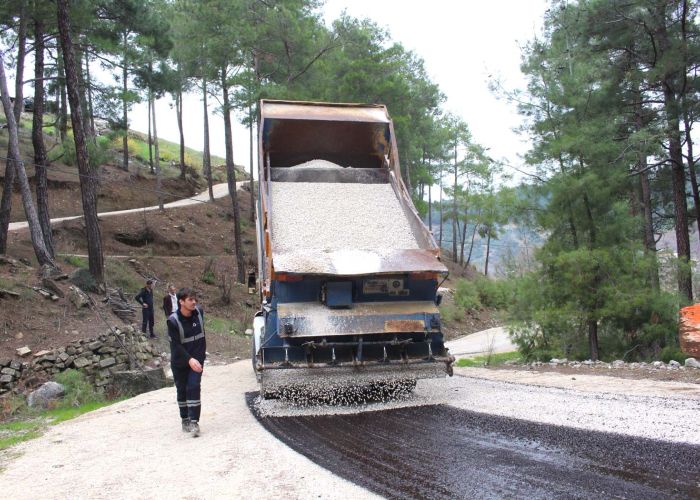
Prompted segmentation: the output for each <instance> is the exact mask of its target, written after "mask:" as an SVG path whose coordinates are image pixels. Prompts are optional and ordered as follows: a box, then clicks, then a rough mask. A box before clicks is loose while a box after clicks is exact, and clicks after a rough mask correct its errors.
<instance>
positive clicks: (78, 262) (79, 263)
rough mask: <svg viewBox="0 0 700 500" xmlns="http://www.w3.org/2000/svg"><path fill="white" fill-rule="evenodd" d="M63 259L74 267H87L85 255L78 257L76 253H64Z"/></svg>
mask: <svg viewBox="0 0 700 500" xmlns="http://www.w3.org/2000/svg"><path fill="white" fill-rule="evenodd" d="M63 261H64V262H65V263H66V264H70V265H71V266H75V267H82V268H84V269H86V268H87V267H88V262H87V259H86V258H85V257H78V256H77V255H66V256H64V257H63Z"/></svg>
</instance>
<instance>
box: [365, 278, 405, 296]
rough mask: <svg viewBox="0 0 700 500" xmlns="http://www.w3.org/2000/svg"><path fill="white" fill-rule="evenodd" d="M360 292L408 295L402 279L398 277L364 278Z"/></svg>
mask: <svg viewBox="0 0 700 500" xmlns="http://www.w3.org/2000/svg"><path fill="white" fill-rule="evenodd" d="M362 293H364V294H373V293H385V294H388V295H408V290H404V288H403V280H402V279H398V278H391V279H383V280H365V281H364V282H363V284H362Z"/></svg>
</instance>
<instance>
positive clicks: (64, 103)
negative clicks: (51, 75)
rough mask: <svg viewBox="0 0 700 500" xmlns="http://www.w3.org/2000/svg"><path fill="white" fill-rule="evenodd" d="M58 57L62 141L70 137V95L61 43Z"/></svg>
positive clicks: (59, 127) (59, 117) (59, 119)
mask: <svg viewBox="0 0 700 500" xmlns="http://www.w3.org/2000/svg"><path fill="white" fill-rule="evenodd" d="M56 53H57V54H56V57H57V58H58V62H57V63H56V68H57V70H58V88H59V92H60V94H61V102H60V105H59V107H58V132H59V136H60V137H61V142H63V141H65V140H66V139H67V138H68V96H67V94H66V69H65V67H64V66H63V49H61V46H60V44H58V47H57V49H56Z"/></svg>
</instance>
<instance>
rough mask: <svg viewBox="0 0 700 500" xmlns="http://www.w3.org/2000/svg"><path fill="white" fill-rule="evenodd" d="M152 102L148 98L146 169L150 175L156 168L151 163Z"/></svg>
mask: <svg viewBox="0 0 700 500" xmlns="http://www.w3.org/2000/svg"><path fill="white" fill-rule="evenodd" d="M152 116H153V102H151V98H150V96H149V98H148V171H149V172H150V173H151V175H153V174H155V173H156V168H155V166H154V165H153V121H152V119H151V117H152Z"/></svg>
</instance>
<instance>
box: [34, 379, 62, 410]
mask: <svg viewBox="0 0 700 500" xmlns="http://www.w3.org/2000/svg"><path fill="white" fill-rule="evenodd" d="M65 393H66V388H65V387H63V385H61V384H59V383H58V382H53V381H49V382H46V383H44V384H42V385H41V387H39V388H38V389H37V390H35V391H33V392H31V393H30V394H29V397H28V398H27V404H28V405H29V406H30V407H31V408H46V407H47V406H48V405H49V402H50V401H55V400H57V399H60V398H62V397H63V396H64V395H65Z"/></svg>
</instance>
